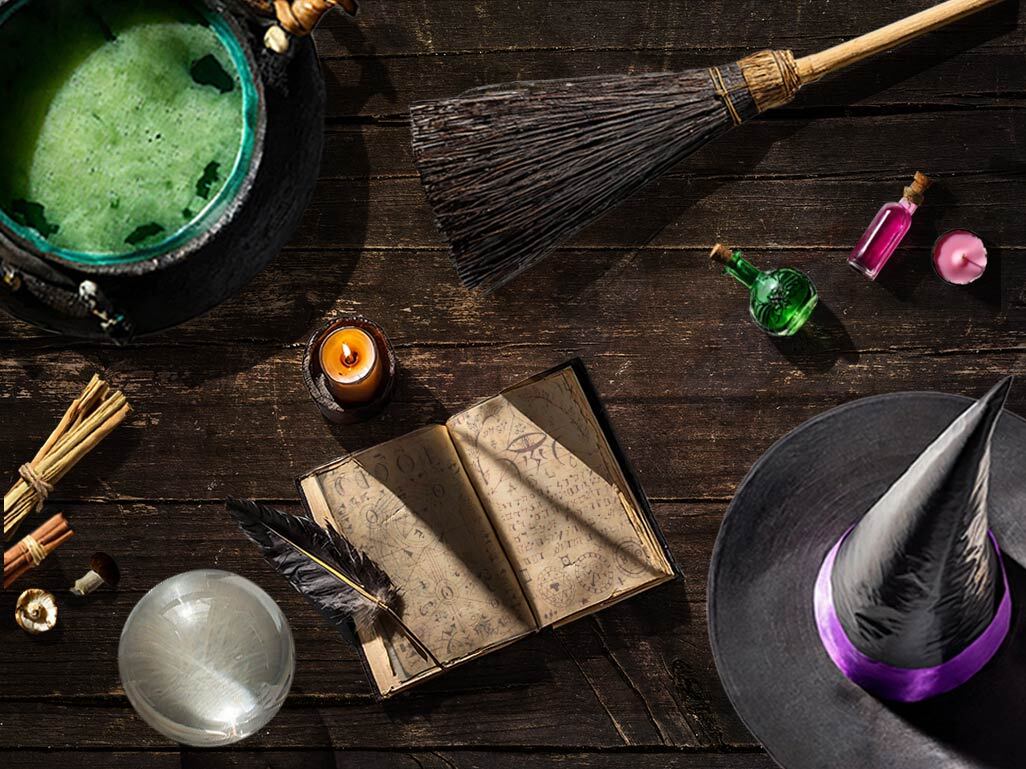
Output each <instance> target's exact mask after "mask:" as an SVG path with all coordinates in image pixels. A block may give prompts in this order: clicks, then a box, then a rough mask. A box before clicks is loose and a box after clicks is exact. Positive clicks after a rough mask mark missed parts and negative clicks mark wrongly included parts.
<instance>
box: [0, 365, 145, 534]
mask: <svg viewBox="0 0 1026 769" xmlns="http://www.w3.org/2000/svg"><path fill="white" fill-rule="evenodd" d="M131 411H132V407H131V406H129V405H128V401H127V400H126V399H125V396H124V395H123V394H122V392H121V391H120V390H111V389H110V386H109V385H108V384H107V383H106V382H104V381H103V380H102V379H100V378H99V377H97V376H95V375H94V376H93V378H92V379H91V380H89V384H87V385H86V386H85V389H84V390H83V391H82V394H81V395H79V396H78V397H77V398H76V399H75V400H74V401H73V402H72V404H71V406H70V407H69V408H68V410H67V412H66V413H65V414H64V417H63V418H62V419H61V421H60V423H59V424H58V425H57V427H56V428H54V431H53V432H52V433H50V437H49V438H47V439H46V442H45V443H44V444H43V446H42V447H41V448H40V449H39V451H37V452H36V455H35V456H34V457H33V458H32V460H31V461H30V462H26V463H25V464H23V465H22V466H21V467H20V468H19V469H18V475H19V476H20V477H19V478H18V480H17V481H15V483H14V485H13V486H11V489H10V491H8V492H7V493H6V494H4V539H5V540H9V539H10V538H11V536H12V535H13V534H14V531H15V530H16V529H17V528H18V524H19V523H21V520H22V519H23V518H24V517H25V516H26V515H28V514H29V513H30V512H32V511H33V510H41V509H42V508H43V501H44V500H45V499H46V497H47V495H48V494H49V493H50V492H51V491H53V487H54V485H55V484H56V483H57V481H59V480H60V479H61V478H63V477H64V475H65V474H66V473H67V472H68V471H69V470H70V469H71V468H72V467H74V466H75V464H76V463H77V462H78V461H79V460H80V459H81V458H82V457H84V456H85V455H86V454H88V453H89V452H90V451H91V450H92V449H93V447H95V446H96V444H98V443H99V442H100V441H102V440H103V439H104V438H105V437H106V436H107V434H108V433H110V431H111V430H113V429H114V428H115V427H117V426H118V425H119V424H121V422H122V421H124V419H125V417H126V416H128V415H129V414H130V413H131Z"/></svg>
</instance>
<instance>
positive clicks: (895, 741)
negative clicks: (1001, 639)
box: [709, 392, 1026, 769]
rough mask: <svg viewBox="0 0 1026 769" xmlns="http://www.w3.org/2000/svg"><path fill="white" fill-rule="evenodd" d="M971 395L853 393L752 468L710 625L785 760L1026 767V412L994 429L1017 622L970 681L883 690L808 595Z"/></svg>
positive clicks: (754, 718)
mask: <svg viewBox="0 0 1026 769" xmlns="http://www.w3.org/2000/svg"><path fill="white" fill-rule="evenodd" d="M972 403H973V401H972V400H971V399H969V398H963V397H960V396H955V395H945V394H942V393H914V392H913V393H894V394H890V395H882V396H877V397H873V398H866V399H863V400H859V401H853V402H852V403H848V404H845V405H844V406H840V407H838V408H836V409H833V410H831V411H828V412H826V413H824V414H821V415H820V416H818V417H815V418H813V419H811V420H809V421H808V422H805V423H804V424H802V425H801V426H799V427H798V428H796V429H795V430H794V431H792V432H791V433H789V434H788V435H786V436H785V437H784V438H782V439H780V440H779V441H778V442H777V443H776V444H774V445H773V446H772V447H771V448H770V449H769V451H767V452H766V453H765V454H764V455H763V456H762V457H761V458H760V459H759V460H758V461H757V462H756V463H755V465H754V466H753V467H752V469H751V470H750V471H749V473H748V475H747V476H746V477H745V479H744V480H743V481H742V482H741V485H740V486H739V487H738V490H737V493H736V494H735V496H734V499H733V501H732V502H731V504H730V507H729V508H728V510H727V513H726V516H725V517H724V520H723V524H722V526H721V527H720V532H719V536H718V537H717V540H716V547H715V549H714V551H713V557H712V565H711V566H710V569H709V636H710V640H711V643H712V651H713V657H714V659H715V660H716V667H717V669H718V671H719V674H720V678H721V679H722V681H723V686H724V689H725V690H726V692H727V695H728V696H729V697H730V700H731V702H732V703H733V705H734V707H735V708H736V710H737V712H738V714H739V715H740V716H741V719H742V720H743V721H744V723H745V725H746V726H747V727H748V729H749V730H750V731H751V732H752V733H753V734H754V735H755V737H756V738H757V739H758V740H759V741H760V742H761V743H762V744H763V745H764V746H765V748H766V750H767V751H768V752H769V754H770V755H771V756H772V757H773V758H774V759H775V760H776V761H777V762H778V763H779V764H780V765H781V766H784V767H786V769H812V768H813V767H815V768H816V769H819V768H820V767H845V768H846V769H847V768H849V767H888V769H938V767H945V768H946V769H947V768H951V769H954V768H956V767H958V768H963V767H965V768H968V767H972V768H973V769H980V768H982V767H987V768H988V769H1005V768H1006V767H1007V768H1009V769H1011V768H1012V767H1015V768H1016V769H1021V768H1022V767H1024V766H1026V728H1024V725H1026V611H1024V609H1026V421H1024V420H1023V419H1021V418H1020V417H1017V416H1015V415H1014V414H1011V413H1010V412H1008V411H1005V412H1004V413H1003V414H1002V416H1001V419H1000V421H999V422H998V425H997V428H996V430H995V433H994V438H993V443H992V463H991V479H990V497H989V510H988V512H989V518H990V526H991V530H992V531H993V532H994V534H995V536H996V537H997V540H998V543H999V545H1000V547H1001V551H1002V556H1003V558H1004V563H1005V568H1006V570H1007V573H1008V581H1009V586H1010V589H1011V593H1012V607H1013V608H1012V610H1013V615H1012V627H1011V631H1010V632H1009V636H1008V638H1007V640H1006V641H1005V643H1004V644H1003V645H1002V647H1001V649H1000V650H999V651H998V653H997V654H996V655H995V657H994V658H993V659H992V660H991V661H990V662H989V663H988V664H987V666H986V667H985V668H984V669H983V670H981V671H980V672H979V673H978V674H977V675H976V676H975V677H974V678H973V679H972V680H970V681H969V682H968V683H966V684H965V685H963V686H962V687H960V688H958V689H956V690H954V691H952V692H950V693H948V694H944V695H941V696H939V697H935V698H933V699H931V700H926V701H924V702H920V703H912V704H900V703H892V702H886V701H883V700H879V699H876V698H875V697H873V696H872V695H870V694H868V693H866V692H865V691H864V690H862V689H861V688H859V687H858V686H856V685H855V684H853V683H851V682H850V681H849V680H848V679H846V678H845V677H844V676H843V675H842V674H841V672H840V671H839V670H838V669H837V668H836V667H835V666H834V663H833V662H832V661H831V660H830V658H829V657H828V656H827V653H826V651H825V650H824V649H823V646H822V644H821V642H820V639H819V635H818V632H817V630H816V625H815V622H814V619H813V609H812V596H813V584H814V582H815V579H816V574H817V572H818V570H819V567H820V564H821V563H822V561H823V558H824V556H825V555H826V554H827V552H828V551H829V550H830V548H831V547H832V546H833V545H834V543H835V542H837V540H838V538H839V537H840V536H841V535H842V534H843V533H844V532H845V531H846V530H847V529H848V527H850V526H851V525H852V524H854V523H855V522H856V521H857V520H858V519H859V518H860V517H861V516H862V515H863V514H864V513H865V512H866V511H867V510H868V509H869V508H870V506H872V504H873V503H874V502H875V501H876V500H877V499H878V498H879V497H880V496H881V495H882V494H883V493H884V491H886V490H887V488H888V487H889V486H890V485H891V484H892V483H893V482H894V481H895V480H897V478H898V477H899V476H900V475H901V474H902V472H904V470H905V469H906V468H907V467H908V466H909V465H910V464H911V462H912V461H913V460H914V459H915V458H916V456H918V454H919V453H920V452H921V451H922V450H923V449H924V448H926V446H928V445H929V444H930V442H931V441H933V439H934V438H936V437H937V436H938V435H939V434H940V433H941V432H942V431H943V430H944V429H945V428H946V427H947V426H948V424H949V423H950V422H951V421H952V420H953V419H954V418H955V417H956V416H958V415H959V414H960V413H961V412H962V411H964V410H965V409H966V408H967V407H968V406H969V405H971V404H972Z"/></svg>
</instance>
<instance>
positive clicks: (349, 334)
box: [319, 326, 385, 406]
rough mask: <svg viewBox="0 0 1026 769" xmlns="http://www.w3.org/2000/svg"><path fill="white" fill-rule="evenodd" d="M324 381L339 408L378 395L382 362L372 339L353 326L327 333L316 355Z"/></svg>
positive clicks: (379, 352)
mask: <svg viewBox="0 0 1026 769" xmlns="http://www.w3.org/2000/svg"><path fill="white" fill-rule="evenodd" d="M319 359H320V364H321V371H323V372H324V382H325V384H326V385H327V387H328V390H330V391H331V394H332V395H333V396H334V397H335V400H337V401H338V402H339V404H341V405H343V406H358V405H362V404H367V403H371V402H372V401H373V400H374V399H375V398H376V397H377V396H378V395H379V393H380V392H381V386H382V383H383V381H384V367H385V361H384V359H383V356H382V354H381V351H380V350H378V346H377V344H376V343H375V341H374V337H372V336H371V335H370V334H368V333H367V332H366V331H364V330H363V329H362V328H356V327H355V326H346V327H344V328H340V329H337V330H335V331H333V332H331V333H330V334H329V335H328V336H327V338H326V339H325V340H324V342H322V343H321V349H320V353H319Z"/></svg>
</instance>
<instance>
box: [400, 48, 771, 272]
mask: <svg viewBox="0 0 1026 769" xmlns="http://www.w3.org/2000/svg"><path fill="white" fill-rule="evenodd" d="M715 73H716V76H718V77H721V78H722V79H718V81H717V84H715V85H714V77H713V75H711V71H710V70H709V69H694V70H688V71H685V72H678V73H658V74H648V75H626V76H612V77H610V76H600V77H589V78H578V79H573V80H546V81H536V82H530V83H511V84H507V85H499V86H488V87H485V88H478V89H475V90H473V91H468V92H466V93H464V94H461V95H460V96H457V97H455V98H452V99H444V100H440V101H431V102H423V103H420V104H416V105H414V106H413V107H412V108H411V117H412V124H413V151H414V158H415V161H416V163H417V168H418V170H419V171H420V175H421V180H422V181H423V184H424V188H425V190H426V192H427V198H428V201H429V203H430V205H431V207H432V209H433V212H434V215H435V221H436V223H437V225H438V227H439V229H440V230H441V232H442V233H443V234H444V235H445V237H446V239H447V240H448V242H449V248H450V252H451V254H452V258H453V261H454V262H455V264H456V269H457V272H458V274H459V277H460V280H461V281H462V282H463V283H464V284H465V285H467V286H470V287H479V288H484V289H486V290H492V289H494V288H497V287H498V286H500V285H502V284H503V283H505V282H507V281H508V280H510V279H511V278H513V277H514V276H516V275H517V274H519V273H520V272H522V271H523V270H525V269H527V268H528V267H530V266H531V265H533V264H535V263H536V262H538V261H539V260H540V259H542V258H543V257H544V256H545V255H546V254H548V253H549V252H550V251H551V250H552V249H553V248H555V247H556V246H557V245H558V244H559V243H561V242H562V241H564V240H566V239H567V238H569V237H570V236H572V235H573V234H575V233H576V232H578V231H579V230H581V229H583V228H584V227H585V226H587V225H588V224H589V223H591V222H592V221H593V220H595V219H596V218H598V217H599V216H600V215H601V214H603V213H604V212H605V211H607V210H608V209H610V208H612V207H613V206H615V205H617V204H618V203H620V202H621V201H622V200H623V199H624V198H626V197H627V196H628V195H630V194H631V193H633V192H634V191H635V190H637V189H638V188H640V187H642V186H644V185H645V184H647V183H648V182H650V181H652V180H653V179H655V178H656V177H657V176H659V175H660V174H661V173H663V172H664V171H665V170H667V169H668V168H669V167H670V166H673V165H674V164H676V163H677V162H679V161H680V160H681V159H682V158H683V157H685V156H687V155H689V154H690V153H692V152H694V151H695V150H696V149H698V148H699V147H700V146H702V145H703V144H705V143H706V142H707V141H709V140H710V139H712V138H714V137H715V136H717V135H719V134H720V133H722V132H724V131H726V130H727V129H729V128H730V127H732V126H733V125H734V124H736V123H737V122H740V121H741V120H743V119H747V118H748V117H750V116H752V115H754V114H755V112H756V109H755V106H754V103H753V101H752V97H751V95H750V94H749V93H748V90H747V87H746V85H745V81H744V78H743V77H742V75H741V72H740V70H739V69H738V67H737V65H728V66H726V67H721V68H719V69H718V70H716V71H715ZM728 94H729V95H728ZM725 99H729V100H730V103H731V106H732V107H733V109H728V107H727V104H726V101H725Z"/></svg>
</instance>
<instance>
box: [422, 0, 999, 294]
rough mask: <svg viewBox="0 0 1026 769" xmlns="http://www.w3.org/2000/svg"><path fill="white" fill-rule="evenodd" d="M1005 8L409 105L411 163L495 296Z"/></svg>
mask: <svg viewBox="0 0 1026 769" xmlns="http://www.w3.org/2000/svg"><path fill="white" fill-rule="evenodd" d="M997 2H1000V0H947V2H943V3H940V4H939V5H936V6H934V7H932V8H928V9H926V10H924V11H921V12H920V13H917V14H915V15H913V16H910V17H908V18H907V19H903V20H901V21H897V22H894V23H893V24H889V25H888V26H886V27H883V28H882V29H878V30H876V31H875V32H870V33H869V34H866V35H863V36H861V37H858V38H856V39H854V40H849V41H848V42H845V43H841V44H840V45H836V46H834V47H833V48H829V49H827V50H825V51H821V52H820V53H816V54H812V55H810V56H805V57H802V58H800V59H795V57H794V55H793V54H792V53H791V51H786V50H778V51H760V52H758V53H754V54H752V55H751V56H747V57H745V58H743V59H741V60H740V61H738V62H735V63H732V64H726V65H723V66H719V67H703V68H700V69H692V70H687V71H684V72H669V73H654V74H642V75H611V76H605V75H603V76H600V77H586V78H576V79H564V80H544V81H535V82H526V83H507V84H505V85H495V86H488V87H485V88H477V89H474V90H471V91H467V92H466V93H464V94H461V95H460V96H457V97H454V98H450V99H441V100H438V101H429V102H422V103H420V104H414V105H413V106H412V107H411V110H410V114H411V119H412V130H413V154H414V160H415V161H416V163H417V168H418V170H419V171H420V176H421V181H422V182H423V184H424V189H425V191H426V193H427V199H428V202H429V203H430V204H431V208H432V210H433V212H434V215H435V221H436V223H437V224H438V228H439V229H440V230H441V231H442V234H443V235H445V237H446V239H447V240H448V241H449V250H450V253H451V254H452V258H453V261H454V262H455V263H456V269H457V272H458V273H459V277H460V280H462V281H463V283H464V284H465V285H467V286H470V287H481V288H486V289H491V288H495V287H497V286H499V285H501V284H502V283H504V282H506V281H507V280H509V279H510V278H512V277H513V276H515V275H516V274H517V273H519V272H520V271H522V270H524V269H526V268H527V267H530V266H531V265H532V264H534V263H535V262H537V261H538V260H539V259H541V258H542V257H543V256H545V255H546V254H547V253H548V252H549V251H551V250H552V249H553V248H555V247H556V246H557V245H558V244H559V243H560V242H561V241H563V240H565V239H566V238H568V237H570V236H571V235H573V234H574V233H576V232H577V231H579V230H580V229H582V228H583V227H585V226H586V225H588V224H589V223H591V222H592V221H593V220H594V219H596V218H597V217H598V216H599V215H600V214H602V213H603V212H605V211H607V210H609V209H610V208H612V207H613V206H615V205H617V204H618V203H620V202H621V201H623V200H624V198H626V197H627V196H628V195H630V194H631V193H632V192H634V191H635V190H637V189H638V188H639V187H641V186H643V185H645V184H647V183H648V182H650V181H652V180H653V179H655V178H656V177H658V176H659V175H660V174H661V173H663V172H664V171H666V170H667V169H668V168H669V167H671V166H672V165H674V164H675V163H677V162H678V161H680V160H681V159H682V158H684V157H686V156H687V155H689V154H691V153H692V152H694V151H695V150H696V149H698V148H699V147H701V146H702V145H703V144H705V143H706V142H708V141H710V140H711V139H713V138H715V137H717V136H719V135H720V134H722V133H724V132H725V131H727V130H729V129H730V128H732V127H734V126H736V125H740V124H741V123H742V122H744V121H745V120H748V119H750V118H752V117H754V116H756V115H757V114H759V113H760V112H765V111H766V110H768V109H771V108H773V107H777V106H780V105H782V104H786V103H787V102H789V101H790V100H791V99H792V98H793V97H794V95H795V94H796V93H797V91H798V89H799V88H800V87H801V86H803V85H806V84H807V83H811V82H813V81H815V80H818V79H820V78H821V77H823V76H825V75H828V74H831V73H833V72H836V71H837V70H839V69H842V68H843V67H846V66H848V65H850V64H853V63H854V62H857V61H860V60H861V59H864V58H865V57H867V56H871V55H873V54H875V53H879V52H881V51H885V50H887V49H889V48H893V47H895V46H898V45H901V44H903V43H905V42H908V41H909V40H911V39H913V38H914V37H917V36H919V35H921V34H923V33H924V32H927V31H929V30H932V29H936V28H937V27H940V26H942V25H944V24H947V23H948V22H951V21H954V20H955V19H959V18H962V17H963V16H966V15H968V14H970V13H974V12H975V11H978V10H980V9H981V8H985V7H987V6H990V5H993V4H995V3H997Z"/></svg>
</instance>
